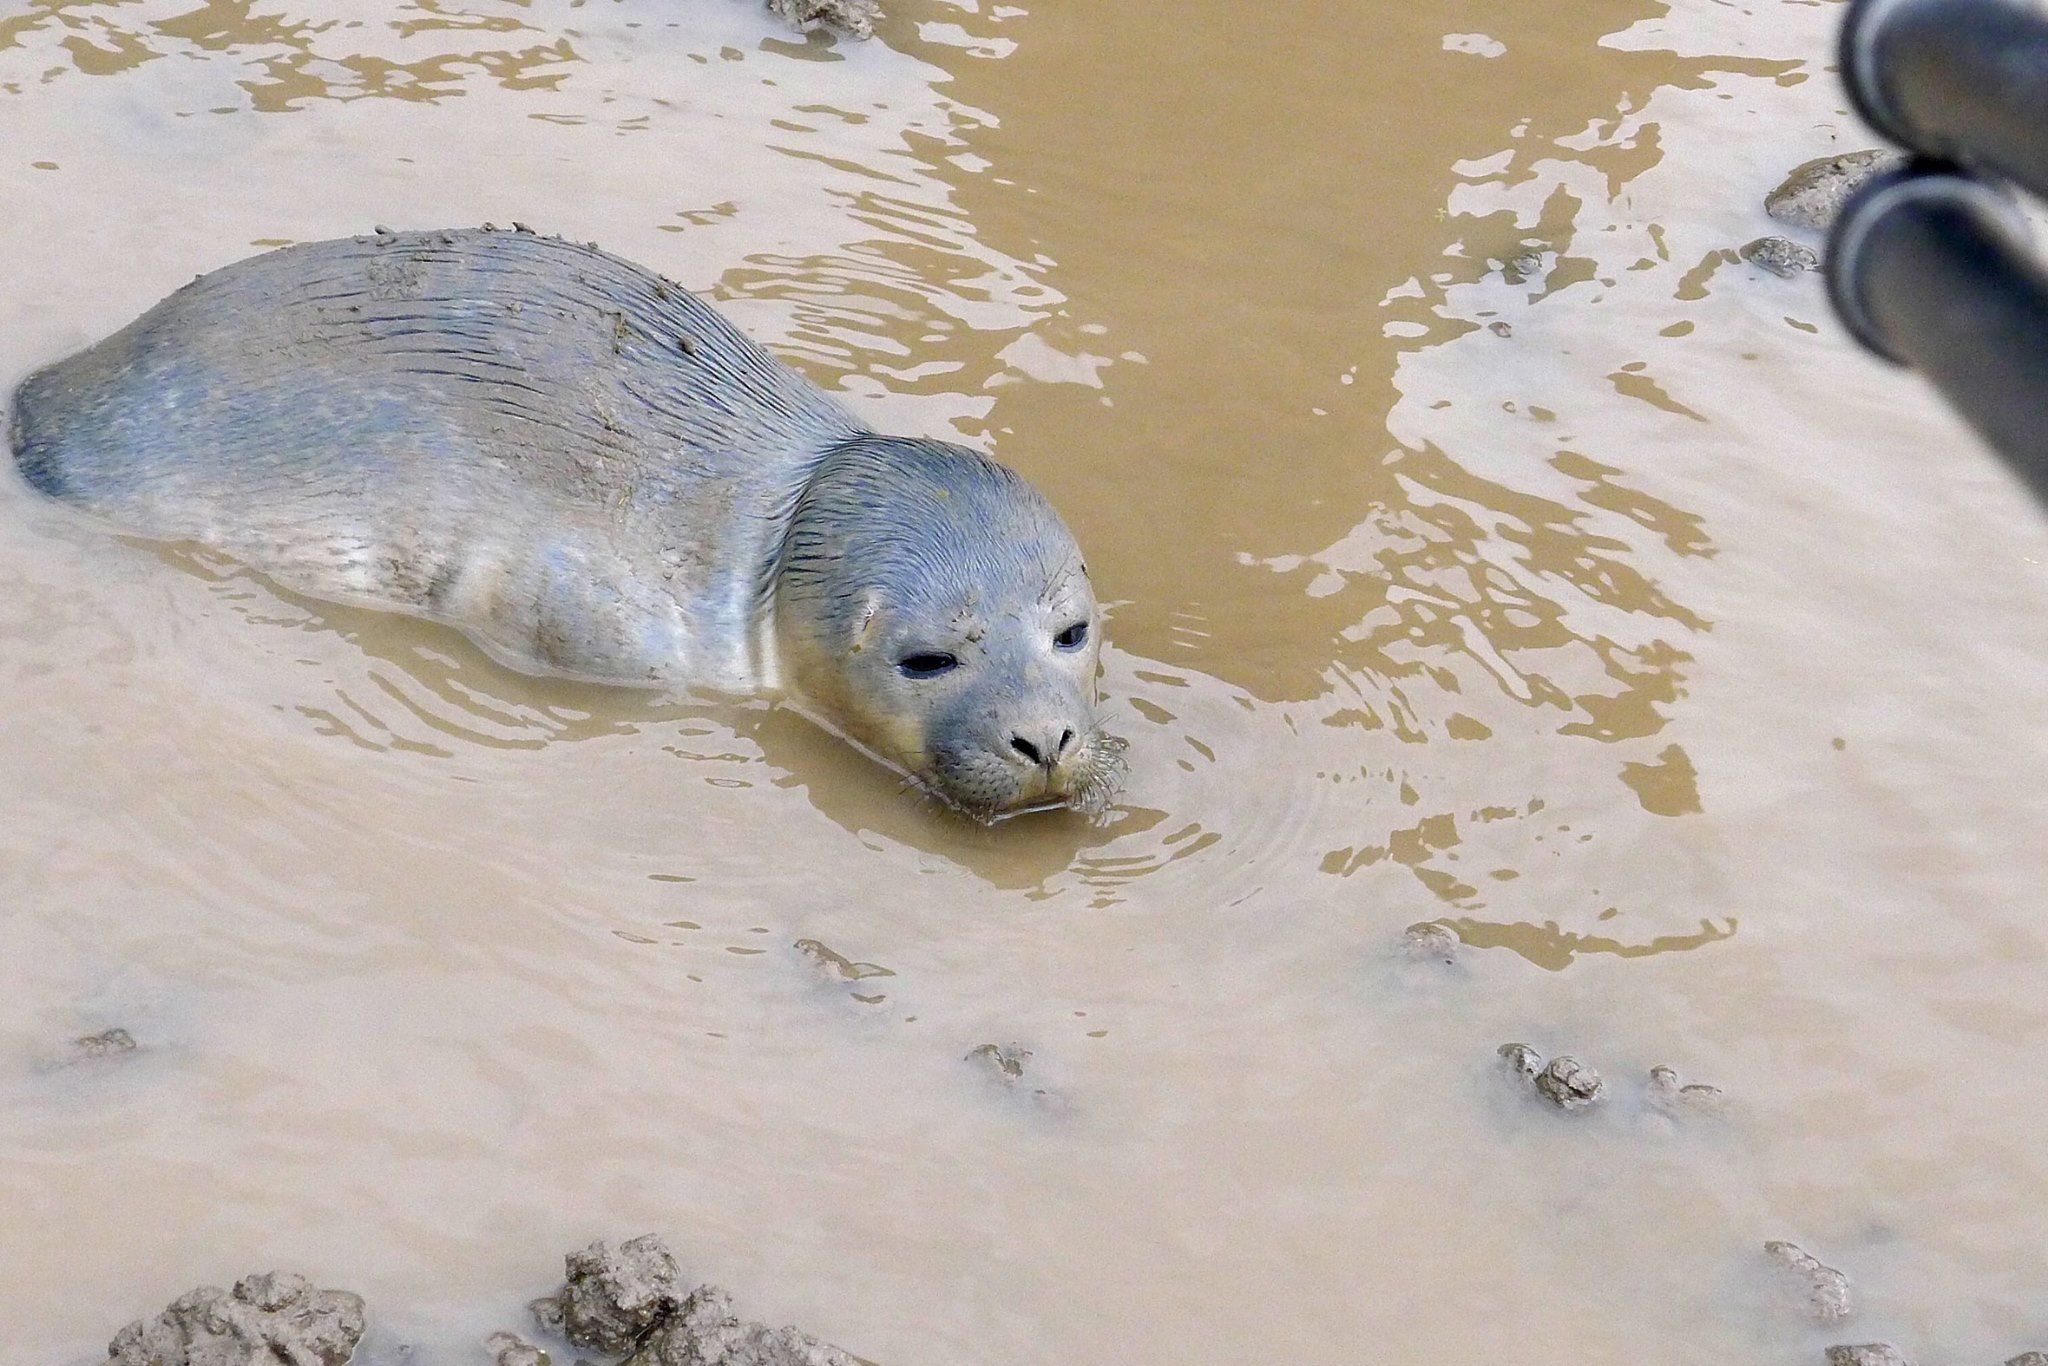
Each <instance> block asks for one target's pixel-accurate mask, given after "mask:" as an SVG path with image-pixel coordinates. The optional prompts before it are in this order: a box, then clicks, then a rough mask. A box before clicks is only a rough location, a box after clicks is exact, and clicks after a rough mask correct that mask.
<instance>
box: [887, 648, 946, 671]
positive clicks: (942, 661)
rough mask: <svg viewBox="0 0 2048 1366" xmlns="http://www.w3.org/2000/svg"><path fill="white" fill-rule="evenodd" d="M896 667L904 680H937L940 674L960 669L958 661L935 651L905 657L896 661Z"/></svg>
mask: <svg viewBox="0 0 2048 1366" xmlns="http://www.w3.org/2000/svg"><path fill="white" fill-rule="evenodd" d="M896 667H897V668H898V669H899V670H901V671H902V674H903V676H904V677H905V678H937V677H938V676H939V675H940V674H943V673H951V672H952V671H953V670H954V669H957V668H959V667H960V661H959V660H957V659H955V658H953V656H951V655H949V654H942V653H940V652H938V651H936V650H932V651H927V652H925V653H923V654H914V655H905V656H903V658H901V659H899V660H897V661H896Z"/></svg>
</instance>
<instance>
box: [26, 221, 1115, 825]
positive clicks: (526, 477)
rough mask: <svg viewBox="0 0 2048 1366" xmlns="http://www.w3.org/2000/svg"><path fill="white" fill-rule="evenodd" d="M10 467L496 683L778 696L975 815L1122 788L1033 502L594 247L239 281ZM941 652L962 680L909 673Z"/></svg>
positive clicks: (517, 247) (1055, 554)
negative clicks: (508, 671) (903, 664)
mask: <svg viewBox="0 0 2048 1366" xmlns="http://www.w3.org/2000/svg"><path fill="white" fill-rule="evenodd" d="M10 444H11V447H12V449H13V451H14V453H15V458H16V460H17V462H18V463H19V466H20V469H21V471H22V473H23V474H24V475H25V476H26V477H27V479H28V480H29V482H31V483H32V484H34V485H35V486H36V487H38V488H40V489H41V490H42V491H44V492H45V493H47V494H49V495H51V496H52V497H55V498H58V499H61V500H63V501H65V502H68V503H71V504H73V505H75V506H77V507H79V508H81V509H83V510H85V511H87V512H90V513H93V514H96V515H98V516H100V517H103V518H105V519H107V520H108V521H110V522H113V523H116V524H118V525H119V526H121V527H124V528H126V529H128V530H131V531H135V532H139V533H141V534H144V535H147V536H152V537H157V538H161V539H166V540H190V541H198V542H201V543H203V544H206V545H209V546H213V547H216V548H218V549H220V550H222V551H224V552H226V553H228V554H230V555H232V556H234V557H235V558H237V559H240V560H242V561H244V562H245V563H247V564H249V565H251V566H253V567H255V568H257V569H259V570H262V571H263V572H265V573H267V574H269V575H271V576H272V577H274V578H276V579H277V580H278V581H279V582H281V583H283V584H285V585H286V586H288V587H291V588H295V589H298V590H300V591H302V592H306V593H309V594H311V595H314V596H317V597H324V598H330V599H338V600H342V601H355V602H362V603H367V604H370V605H375V606H380V607H387V608H397V609H399V610H402V611H407V612H411V613H415V614H417V615H420V616H424V617H428V618H431V619H433V620H437V621H442V622H446V623H449V624H450V625H453V626H455V627H457V628H458V629H460V630H462V631H464V632H465V633H466V634H468V635H469V636H470V637H471V638H472V639H474V640H475V641H476V642H477V643H478V644H479V645H480V646H481V647H482V648H483V649H485V650H486V651H487V652H489V653H490V654H491V655H492V656H494V657H495V658H497V659H499V660H500V661H501V662H503V663H505V664H508V665H510V666H511V667H514V668H519V669H525V670H529V671H536V672H552V673H560V674H566V675H571V676H576V677H582V678H588V679H593V680H598V681H603V682H614V683H633V684H641V685H654V686H664V687H675V688H693V689H708V690H713V691H720V692H727V693H754V692H761V691H779V692H786V693H789V694H792V695H794V696H796V697H797V698H799V699H800V700H802V701H804V702H806V703H808V704H811V705H812V706H813V707H814V709H815V710H816V711H817V712H818V713H820V714H821V718H822V719H825V720H827V721H828V722H829V723H831V724H833V725H835V726H837V727H838V728H839V729H840V730H842V731H843V732H844V733H846V734H847V735H848V736H849V737H850V738H852V739H854V740H857V741H859V742H861V743H863V744H865V745H867V746H868V748H869V749H870V750H871V751H873V752H875V753H877V754H878V755H879V756H881V757H882V758H884V759H885V760H887V761H889V762H892V763H894V764H896V765H897V766H899V767H901V768H903V769H904V770H905V771H906V772H909V773H910V774H911V775H912V776H913V777H915V778H917V779H918V780H919V781H920V782H921V783H923V784H924V785H925V786H926V787H927V788H928V789H929V790H931V791H933V792H935V793H936V794H937V795H939V796H940V797H942V798H943V799H945V800H947V801H950V802H952V803H953V804H954V805H956V806H959V807H960V808H962V809H963V810H966V811H969V812H971V813H973V814H975V815H978V816H982V817H984V818H987V817H991V816H993V815H996V814H1000V813H1002V812H1005V811H1009V810H1015V809H1020V808H1022V807H1026V806H1029V805H1032V804H1068V805H1075V806H1079V807H1082V808H1083V809H1087V810H1100V809H1101V808H1102V806H1103V805H1104V804H1105V803H1106V802H1107V800H1108V795H1109V793H1110V792H1112V791H1113V790H1114V786H1115V779H1116V776H1117V775H1118V774H1120V773H1121V768H1122V765H1121V760H1120V759H1119V758H1118V757H1117V749H1118V748H1120V744H1119V742H1116V741H1114V740H1111V739H1109V738H1107V737H1104V736H1102V735H1101V733H1100V731H1099V728H1098V727H1097V724H1096V721H1095V717H1094V707H1095V688H1096V684H1095V666H1096V659H1097V650H1098V648H1099V635H1100V632H1099V630H1098V629H1097V628H1098V627H1099V614H1098V611H1097V607H1096V603H1095V599H1094V595H1093V592H1092V589H1091V588H1090V586H1089V583H1088V575H1087V568H1086V566H1085V564H1084V563H1083V562H1082V560H1081V555H1080V551H1079V549H1078V548H1077V547H1076V546H1075V544H1074V540H1073V537H1072V535H1071V534H1070V533H1069V532H1068V531H1067V528H1066V527H1065V525H1064V524H1063V523H1062V522H1061V521H1060V519H1059V517H1058V515H1057V514H1056V513H1054V512H1053V510H1052V508H1051V507H1050V506H1049V505H1048V504H1047V503H1046V502H1045V500H1044V499H1043V498H1042V497H1040V496H1039V495H1038V493H1037V492H1036V491H1035V490H1033V489H1031V487H1030V486H1029V485H1028V484H1026V483H1025V482H1024V481H1023V480H1022V479H1020V478H1019V477H1018V476H1017V475H1015V474H1013V473H1012V472H1011V471H1009V470H1008V469H1005V468H1004V467H1003V466H1001V465H999V464H997V463H995V462H994V461H992V460H990V459H988V458H987V457H985V456H982V455H980V454H978V453H976V452H974V451H970V450H967V449H965V448H963V447H960V446H955V445H950V444H947V443H944V442H939V441H929V440H922V439H916V438H904V437H888V436H881V435H879V434H877V433H875V432H874V431H873V430H872V429H870V428H868V427H867V426H865V425H864V424H862V423H861V422H860V421H858V420H857V419H856V418H854V417H853V416H852V414H850V413H848V412H847V411H846V410H845V409H843V408H841V407H840V406H839V405H838V404H837V403H836V402H834V401H833V400H832V399H831V398H829V397H827V396H826V395H825V394H824V393H823V392H822V391H821V390H819V389H818V388H817V387H816V386H814V385H812V384H810V383H809V382H807V381H806V380H804V379H803V378H802V377H801V376H799V375H798V374H796V372H794V371H793V370H791V369H790V368H789V367H787V366H785V365H783V364H782V363H781V362H780V361H778V360H776V359H775V358H774V357H773V356H771V355H769V354H768V353H767V352H766V351H764V350H763V349H762V348H761V347H759V346H757V345H755V344H754V343H753V342H751V341H749V340H748V339H747V338H746V337H744V336H743V335H741V333H740V332H739V331H738V330H737V329H736V328H734V327H733V326H732V325H731V324H730V323H728V322H727V321H725V319H724V318H722V317H720V316H719V315H718V314H717V313H715V312H713V311H712V309H711V308H709V307H708V306H707V305H705V304H703V303H701V302H700V301H698V300H697V299H696V298H694V297H693V296H692V295H691V294H690V293H689V292H688V291H686V290H684V289H682V288H680V287H679V286H676V285H674V284H671V283H670V282H668V281H666V280H664V279H662V278H661V277H659V276H657V275H655V274H653V273H652V272H650V271H647V270H644V269H642V268H640V267H638V266H635V265H633V264H631V263H629V262H626V261H623V260H620V259H619V258H618V257H615V256H611V255H608V254H606V253H604V252H602V251H599V250H597V249H596V248H595V247H594V246H588V247H587V246H580V245H577V244H575V243H570V242H564V241H560V240H557V239H553V238H546V237H540V236H536V235H534V234H532V233H530V232H524V231H519V232H493V231H489V230H461V231H444V232H406V233H391V232H385V231H379V232H378V233H376V234H373V235H371V236H366V237H357V238H352V239H346V240H341V241H334V242H320V243H314V244H310V245H305V246H296V247H287V248H284V249H282V250H279V251H274V252H270V253H267V254H265V255H262V256H258V257H254V258H252V259H249V260H246V261H242V262H239V263H237V264H235V265H231V266H228V267H225V268H224V269H221V270H218V271H215V272H214V273H212V274H210V275H206V276H202V277H201V278H199V279H198V280H195V281H194V282H193V283H191V284H189V285H187V286H185V287H184V288H183V289H181V290H179V291H178V292H177V293H175V294H173V295H172V296H171V297H170V298H168V299H166V300H164V301H163V302H162V303H160V304H158V305H157V306H156V307H155V308H153V309H151V310H150V311H149V312H148V313H145V314H144V315H143V316H142V317H141V318H139V319H137V320H136V321H135V322H134V323H132V324H131V325H129V326H128V327H126V328H124V329H122V330H121V331H120V332H118V333H116V334H114V335H113V336H112V337H109V338H108V339H107V340H105V341H103V342H101V343H100V344H99V345H97V346H94V347H92V348H90V349H88V350H86V351H83V352H81V353H79V354H78V355H75V356H72V357H71V358H69V359H67V360H64V361H60V362H59V363H57V364H55V365H52V366H50V367H49V368H48V369H45V370H43V371H41V372H39V373H37V374H35V375H32V376H30V377H29V379H28V380H27V381H25V382H24V383H23V384H22V386H21V388H20V390H19V392H18V393H17V395H16V398H15V407H14V415H13V420H12V423H11V441H10ZM1077 623H1078V624H1079V626H1078V628H1077V629H1080V630H1082V631H1083V640H1084V644H1082V645H1079V646H1076V645H1066V646H1058V647H1055V643H1054V637H1055V636H1056V635H1058V634H1059V633H1060V632H1062V631H1064V630H1067V629H1068V628H1069V627H1076V624H1077ZM927 650H936V651H945V652H947V653H948V655H949V657H957V658H958V660H959V667H957V668H955V669H954V670H953V671H952V672H951V673H950V674H949V675H948V676H947V677H945V678H944V679H940V680H936V681H928V682H917V683H915V684H914V685H913V683H911V682H909V681H906V679H905V678H903V677H899V676H898V661H899V660H901V659H903V658H905V657H907V653H914V652H917V651H927Z"/></svg>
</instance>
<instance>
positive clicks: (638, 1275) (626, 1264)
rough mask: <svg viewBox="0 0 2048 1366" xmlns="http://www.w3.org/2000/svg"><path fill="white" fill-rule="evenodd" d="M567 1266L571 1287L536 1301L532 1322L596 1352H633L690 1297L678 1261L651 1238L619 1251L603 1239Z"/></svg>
mask: <svg viewBox="0 0 2048 1366" xmlns="http://www.w3.org/2000/svg"><path fill="white" fill-rule="evenodd" d="M562 1263H563V1269H564V1271H566V1272H567V1280H566V1282H565V1283H564V1284H563V1286H562V1289H561V1291H560V1292H559V1293H557V1294H555V1295H552V1296H549V1297H548V1298H546V1299H541V1300H535V1301H534V1302H533V1304H532V1306H531V1308H532V1310H533V1317H534V1319H535V1320H536V1321H537V1322H538V1323H539V1324H540V1325H541V1326H542V1327H543V1328H546V1329H547V1330H548V1331H550V1332H555V1333H560V1334H561V1335H562V1336H563V1337H565V1338H567V1339H569V1341H570V1342H571V1343H572V1344H573V1345H575V1346H577V1347H583V1348H587V1349H588V1350H590V1351H593V1352H603V1353H606V1354H607V1355H610V1356H620V1355H623V1354H624V1353H626V1352H630V1351H632V1350H633V1349H634V1348H635V1347H636V1346H638V1345H639V1343H640V1340H641V1339H642V1338H644V1337H646V1336H647V1334H648V1333H649V1332H650V1331H652V1330H653V1328H654V1327H655V1325H656V1324H659V1323H661V1322H662V1321H663V1320H665V1319H667V1318H668V1317H670V1316H671V1315H673V1314H674V1313H675V1312H676V1310H677V1309H679V1308H681V1307H682V1303H683V1300H684V1298H685V1297H686V1295H687V1294H688V1291H687V1290H686V1288H685V1287H684V1285H683V1273H682V1270H681V1268H679V1267H678V1266H677V1265H676V1259H675V1258H674V1257H673V1256H672V1255H671V1254H670V1253H669V1250H668V1247H667V1245H666V1244H664V1243H663V1242H662V1241H661V1239H660V1238H659V1237H658V1236H656V1235H655V1234H652V1233H649V1234H645V1235H643V1236H641V1237H638V1238H635V1239H633V1240H632V1241H631V1242H625V1243H620V1244H619V1245H618V1246H617V1247H613V1246H612V1245H611V1244H609V1243H606V1242H604V1241H603V1240H601V1239H600V1240H599V1241H597V1242H594V1243H592V1244H591V1245H590V1246H589V1247H586V1248H584V1249H583V1250H582V1251H581V1252H572V1253H570V1254H569V1255H568V1256H567V1257H564V1258H563V1259H562Z"/></svg>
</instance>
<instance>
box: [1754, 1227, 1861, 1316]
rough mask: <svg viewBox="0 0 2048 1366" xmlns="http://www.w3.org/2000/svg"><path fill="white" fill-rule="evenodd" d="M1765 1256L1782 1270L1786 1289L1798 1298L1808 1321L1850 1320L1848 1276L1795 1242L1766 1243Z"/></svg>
mask: <svg viewBox="0 0 2048 1366" xmlns="http://www.w3.org/2000/svg"><path fill="white" fill-rule="evenodd" d="M1764 1255H1765V1256H1766V1257H1769V1258H1770V1259H1771V1261H1772V1262H1774V1263H1775V1264H1776V1265H1777V1266H1778V1267H1779V1268H1780V1269H1781V1270H1782V1271H1783V1273H1784V1274H1783V1279H1784V1282H1785V1284H1786V1286H1787V1288H1788V1289H1789V1290H1791V1291H1792V1292H1793V1293H1795V1294H1796V1295H1797V1296H1798V1297H1799V1301H1800V1305H1801V1307H1802V1308H1803V1309H1804V1310H1805V1311H1806V1316H1807V1317H1808V1318H1810V1319H1812V1320H1813V1321H1814V1322H1815V1323H1821V1324H1835V1323H1840V1322H1841V1321H1842V1320H1844V1319H1846V1318H1848V1317H1849V1311H1850V1308H1851V1304H1850V1299H1849V1278H1848V1277H1847V1276H1845V1275H1844V1274H1842V1273H1841V1272H1839V1271H1837V1270H1835V1269H1834V1268H1833V1267H1831V1266H1829V1265H1827V1264H1826V1263H1825V1262H1823V1261H1821V1260H1820V1259H1819V1258H1818V1257H1815V1256H1814V1255H1813V1254H1812V1253H1810V1252H1808V1251H1806V1250H1805V1249H1804V1248H1802V1247H1800V1246H1799V1245H1798V1244H1796V1243H1787V1242H1769V1243H1765V1244H1764Z"/></svg>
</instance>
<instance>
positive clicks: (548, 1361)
mask: <svg viewBox="0 0 2048 1366" xmlns="http://www.w3.org/2000/svg"><path fill="white" fill-rule="evenodd" d="M484 1350H485V1351H486V1352H489V1353H490V1354H491V1361H492V1363H493V1366H554V1364H553V1360H552V1358H550V1357H549V1356H548V1354H547V1353H546V1352H544V1351H542V1350H541V1349H540V1348H538V1347H536V1346H534V1345H533V1344H532V1343H530V1342H528V1341H527V1340H526V1339H525V1338H523V1337H520V1336H519V1335H518V1334H517V1333H493V1334H491V1335H490V1336H489V1337H487V1338H485V1339H484Z"/></svg>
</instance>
